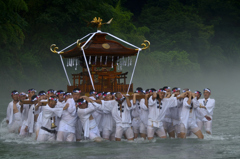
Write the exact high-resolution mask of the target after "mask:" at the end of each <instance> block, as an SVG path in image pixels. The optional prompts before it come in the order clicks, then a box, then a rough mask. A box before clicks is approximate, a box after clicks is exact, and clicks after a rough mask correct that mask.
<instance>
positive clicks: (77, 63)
mask: <svg viewBox="0 0 240 159" xmlns="http://www.w3.org/2000/svg"><path fill="white" fill-rule="evenodd" d="M77 65H78V59H77V58H76V65H75V66H76V67H75V70H77Z"/></svg>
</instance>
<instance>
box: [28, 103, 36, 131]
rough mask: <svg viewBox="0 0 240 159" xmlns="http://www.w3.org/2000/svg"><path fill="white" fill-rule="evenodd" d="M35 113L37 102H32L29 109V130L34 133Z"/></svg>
mask: <svg viewBox="0 0 240 159" xmlns="http://www.w3.org/2000/svg"><path fill="white" fill-rule="evenodd" d="M34 115H35V104H32V105H31V107H30V108H29V111H28V119H27V123H28V132H29V133H33V132H34Z"/></svg>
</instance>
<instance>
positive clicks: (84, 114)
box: [77, 103, 97, 138]
mask: <svg viewBox="0 0 240 159" xmlns="http://www.w3.org/2000/svg"><path fill="white" fill-rule="evenodd" d="M95 105H96V104H95ZM95 105H93V104H92V103H88V107H87V108H85V109H81V108H78V109H77V115H78V117H79V119H80V121H81V123H82V127H83V130H84V137H85V138H89V133H90V129H93V128H95V127H96V126H97V123H96V121H95V119H94V118H93V119H92V120H89V117H90V116H91V115H92V113H93V112H94V111H95V110H96V107H95ZM96 106H97V105H96Z"/></svg>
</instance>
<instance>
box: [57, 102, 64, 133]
mask: <svg viewBox="0 0 240 159" xmlns="http://www.w3.org/2000/svg"><path fill="white" fill-rule="evenodd" d="M65 105H66V102H65V101H62V102H60V101H59V100H58V101H57V104H56V106H55V108H64V107H65ZM60 121H61V117H55V125H56V126H57V127H56V130H57V131H58V129H59V123H60Z"/></svg>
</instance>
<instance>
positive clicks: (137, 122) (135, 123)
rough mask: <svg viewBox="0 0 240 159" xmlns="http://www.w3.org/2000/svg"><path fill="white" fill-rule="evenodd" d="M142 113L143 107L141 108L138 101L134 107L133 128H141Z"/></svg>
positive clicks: (132, 112)
mask: <svg viewBox="0 0 240 159" xmlns="http://www.w3.org/2000/svg"><path fill="white" fill-rule="evenodd" d="M140 113H141V107H140V101H139V100H136V104H135V105H134V109H132V111H131V114H132V126H133V127H139V126H140V122H141V120H140Z"/></svg>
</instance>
